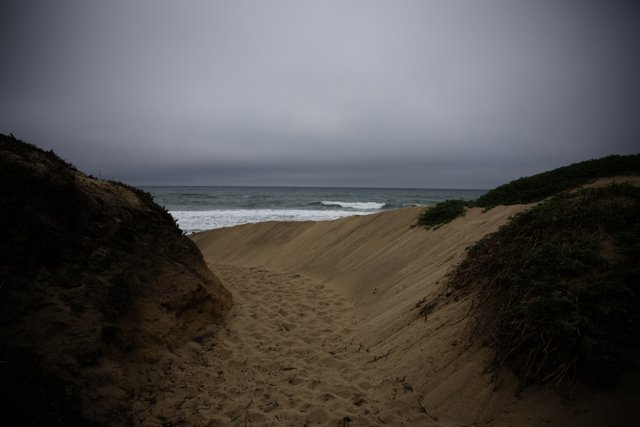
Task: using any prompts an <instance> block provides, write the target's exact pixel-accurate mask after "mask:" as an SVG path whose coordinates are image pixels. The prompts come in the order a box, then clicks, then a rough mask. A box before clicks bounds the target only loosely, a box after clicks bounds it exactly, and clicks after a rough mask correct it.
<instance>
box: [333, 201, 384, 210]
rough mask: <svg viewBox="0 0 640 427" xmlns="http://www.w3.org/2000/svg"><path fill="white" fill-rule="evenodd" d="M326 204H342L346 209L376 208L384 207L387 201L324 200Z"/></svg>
mask: <svg viewBox="0 0 640 427" xmlns="http://www.w3.org/2000/svg"><path fill="white" fill-rule="evenodd" d="M322 204H323V205H324V206H340V207H341V208H346V209H363V210H375V209H382V208H383V207H384V206H385V205H386V203H379V202H331V201H324V202H322Z"/></svg>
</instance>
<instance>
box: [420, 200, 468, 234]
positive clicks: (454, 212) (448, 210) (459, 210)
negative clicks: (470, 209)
mask: <svg viewBox="0 0 640 427" xmlns="http://www.w3.org/2000/svg"><path fill="white" fill-rule="evenodd" d="M466 206H467V202H465V201H464V200H445V201H444V202H440V203H438V204H436V205H434V206H431V207H429V208H427V209H425V211H424V212H422V213H421V214H420V216H419V217H418V223H417V224H416V225H418V226H422V227H431V228H437V227H439V226H441V225H443V224H446V223H448V222H451V221H453V220H454V219H456V218H458V217H459V216H461V215H463V214H464V210H465V207H466Z"/></svg>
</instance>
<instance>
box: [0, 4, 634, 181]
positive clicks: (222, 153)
mask: <svg viewBox="0 0 640 427" xmlns="http://www.w3.org/2000/svg"><path fill="white" fill-rule="evenodd" d="M636 4H637V2H636V1H622V0H613V1H612V0H608V1H604V0H602V1H595V0H594V1H590V0H567V1H563V0H531V1H525V0H523V1H516V0H504V1H493V0H486V1H483V0H466V1H465V0H442V1H428V0H424V1H402V0H389V1H375V0H368V1H345V0H341V1H320V0H318V1H303V0H292V1H269V0H256V1H242V0H230V1H213V0H211V1H178V0H176V1H162V0H148V1H142V0H139V1H136V0H126V1H114V0H109V1H99V0H94V1H91V0H77V1H64V0H58V1H30V0H19V1H7V0H3V2H2V5H1V6H0V49H1V51H0V53H1V58H2V66H0V132H2V133H10V132H11V133H13V134H14V135H15V136H16V137H18V138H20V139H23V140H25V141H27V142H31V143H34V144H36V145H39V146H41V147H43V148H45V149H53V150H55V151H56V153H58V154H59V155H61V156H62V157H64V158H65V159H66V160H69V161H71V162H72V163H74V164H75V165H76V166H78V167H79V168H80V169H81V170H83V171H85V172H87V173H91V174H94V175H98V174H100V175H101V176H102V177H107V178H112V179H119V180H123V181H126V182H129V183H131V184H137V185H144V184H178V185H179V184H201V185H285V186H288V185H295V186H301V185H319V186H327V185H330V186H373V187H375V186H382V187H423V188H424V187H426V188H490V187H494V186H496V185H498V184H502V183H505V182H507V181H510V180H512V179H514V178H517V177H520V176H523V175H531V174H534V173H537V172H541V171H544V170H549V169H553V168H555V167H558V166H562V165H565V164H569V163H573V162H576V161H582V160H586V159H590V158H596V157H601V156H605V155H608V154H614V153H616V154H631V153H637V152H640V142H639V141H640V138H639V137H640V114H639V113H640V57H639V55H640V54H639V52H640V48H639V44H638V40H640V13H639V11H640V7H638V6H636Z"/></svg>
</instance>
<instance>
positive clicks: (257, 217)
mask: <svg viewBox="0 0 640 427" xmlns="http://www.w3.org/2000/svg"><path fill="white" fill-rule="evenodd" d="M169 213H170V214H171V215H172V216H173V217H174V218H175V219H176V220H177V221H178V225H179V226H180V228H181V229H182V230H183V231H184V232H186V233H195V232H198V231H204V230H212V229H214V228H223V227H233V226H234V225H240V224H252V223H256V222H263V221H325V220H332V219H338V218H343V217H345V216H350V215H367V214H371V213H373V212H371V211H346V210H303V209H256V210H248V209H239V210H211V211H170V212H169Z"/></svg>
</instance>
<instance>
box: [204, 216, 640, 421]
mask: <svg viewBox="0 0 640 427" xmlns="http://www.w3.org/2000/svg"><path fill="white" fill-rule="evenodd" d="M525 208H526V207H525V206H509V207H498V208H494V209H492V210H490V211H488V212H485V213H483V211H482V210H480V209H471V210H469V211H468V212H467V215H466V216H465V217H464V218H459V219H457V220H455V221H453V222H452V223H451V224H448V225H445V226H443V227H441V228H439V229H437V230H430V231H428V230H424V229H420V228H411V227H410V225H411V224H413V223H414V222H415V220H416V218H417V216H418V214H419V213H420V212H421V209H420V208H407V209H401V210H398V211H393V212H386V213H381V214H376V215H370V216H363V217H351V218H344V219H340V220H336V221H329V222H306V223H261V224H254V225H243V226H238V227H233V228H229V229H221V230H212V231H209V232H204V233H200V234H196V235H193V236H192V239H193V240H194V241H195V242H196V244H197V245H198V246H199V247H200V249H201V251H202V252H203V254H204V256H205V259H206V260H207V262H208V263H209V266H210V267H211V268H212V270H213V271H214V272H215V273H216V274H217V275H219V276H220V277H221V278H222V280H223V282H224V284H225V286H226V287H228V288H229V289H230V290H231V292H232V293H233V295H234V300H235V301H236V311H235V316H234V317H233V318H232V319H231V320H230V321H229V323H228V331H229V332H228V335H227V336H219V337H217V341H216V343H215V345H214V348H216V350H214V351H215V352H217V354H218V356H217V357H219V361H218V363H220V370H221V371H222V372H223V374H221V376H222V377H223V378H224V382H221V383H220V387H219V388H217V389H216V390H217V393H219V395H220V397H221V399H222V400H220V399H219V400H218V401H217V404H218V405H219V410H220V413H221V414H222V415H221V417H222V418H220V419H219V420H220V422H221V423H222V424H224V423H229V422H232V421H233V422H235V423H240V422H241V423H244V418H243V417H245V416H246V417H247V421H248V422H250V423H252V424H253V425H261V424H264V425H303V424H304V422H306V423H307V425H316V424H320V425H325V424H329V425H342V424H341V423H344V424H345V425H349V424H348V423H349V422H350V423H351V425H377V424H379V425H385V424H386V425H471V424H477V425H604V424H610V423H614V424H616V425H632V424H630V423H629V422H628V419H624V418H623V415H622V414H623V412H622V411H620V408H623V407H625V405H626V407H627V408H629V407H632V406H633V405H632V401H633V399H634V398H635V397H637V396H638V395H637V389H634V390H631V391H629V390H621V391H619V392H611V393H608V394H602V393H600V394H594V393H591V392H589V391H581V390H575V391H574V399H575V400H574V401H573V403H572V404H571V405H569V404H566V403H564V402H563V399H562V397H561V396H558V395H557V393H554V392H552V391H549V390H538V389H534V388H527V389H525V390H524V392H523V393H517V392H518V384H517V382H516V381H515V380H514V379H513V378H512V377H511V376H510V374H509V373H508V372H501V373H500V378H499V380H498V381H497V382H495V381H492V375H491V373H489V372H488V369H487V368H488V366H489V362H490V361H491V359H492V353H491V351H490V350H489V349H487V348H483V347H480V346H479V345H470V344H469V343H468V341H467V340H466V337H467V335H466V333H465V332H466V329H465V328H466V326H467V323H466V321H467V314H468V310H469V308H470V302H471V301H470V300H469V299H467V300H461V301H450V298H449V299H447V298H443V297H442V294H443V282H444V281H443V279H444V277H445V274H446V272H447V271H448V270H449V269H450V268H452V266H454V265H455V264H456V263H457V262H459V261H460V260H461V259H462V258H463V256H464V254H465V248H466V247H467V246H468V245H470V244H472V243H473V242H475V241H476V240H478V239H479V238H481V237H482V236H484V235H485V234H487V233H489V232H492V231H495V230H496V229H497V228H498V227H499V226H500V225H502V224H504V223H505V222H506V221H507V220H508V218H509V217H510V216H512V215H514V214H515V213H517V212H519V211H521V210H523V209H525ZM438 295H440V297H439V296H438ZM444 300H446V303H443V302H442V301H444ZM435 302H439V303H438V304H437V305H436V306H435V307H434V309H433V310H432V311H431V313H430V314H429V315H428V316H427V318H426V319H423V318H421V317H420V316H419V311H420V309H421V308H422V307H424V306H425V305H426V304H430V303H435ZM285 368H286V369H285ZM229 373H231V374H229ZM314 384H315V385H314ZM634 393H635V394H634ZM634 396H635V397H634ZM243 404H244V405H245V407H244V408H243V406H242V405H243ZM247 405H249V406H248V409H247V408H246V407H247ZM243 411H244V412H243ZM238 417H239V418H238ZM254 423H257V424H254ZM232 424H233V423H232ZM239 425H243V424H239Z"/></svg>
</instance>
